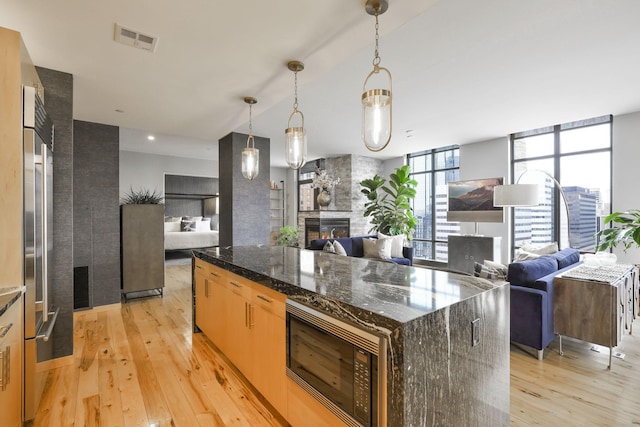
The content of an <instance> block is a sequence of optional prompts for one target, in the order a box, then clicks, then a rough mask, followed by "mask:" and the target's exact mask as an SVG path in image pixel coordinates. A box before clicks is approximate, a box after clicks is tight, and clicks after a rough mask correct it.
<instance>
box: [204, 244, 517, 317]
mask: <svg viewBox="0 0 640 427" xmlns="http://www.w3.org/2000/svg"><path fill="white" fill-rule="evenodd" d="M193 253H194V255H195V256H196V257H198V258H200V259H202V260H204V261H206V262H209V263H211V264H213V265H217V266H219V267H221V268H223V269H225V270H229V271H231V272H233V273H236V274H238V275H240V276H243V277H246V278H248V279H250V280H253V281H255V282H258V283H260V284H262V285H265V286H267V287H269V288H272V289H274V290H276V291H279V292H282V293H284V294H285V295H287V296H288V297H289V298H291V299H294V300H298V301H299V302H302V303H306V304H308V305H313V306H318V307H319V308H324V309H326V311H330V312H334V314H336V313H335V307H326V306H325V305H326V304H327V303H329V304H330V303H331V302H335V303H336V304H338V305H343V304H347V305H349V306H350V309H351V310H352V309H357V310H361V311H362V312H368V313H369V314H370V316H372V317H373V318H375V319H377V320H378V322H376V324H380V321H384V322H383V323H389V322H390V324H388V325H387V326H392V327H397V326H398V325H399V324H400V325H401V324H404V323H407V322H410V321H412V320H414V319H417V318H420V317H422V316H424V315H427V314H429V313H432V312H434V311H437V310H440V309H442V308H444V307H447V306H451V305H454V304H456V303H458V302H460V301H463V300H466V299H468V298H471V297H474V296H476V295H478V294H480V293H483V292H485V291H487V290H490V289H493V288H495V287H496V286H499V285H501V284H504V282H491V281H489V280H485V279H480V278H477V277H473V276H466V275H462V274H456V273H449V272H446V271H439V270H431V269H427V268H420V267H407V266H403V265H397V264H393V263H389V262H383V261H380V260H373V259H366V258H357V257H343V256H339V255H335V254H329V253H324V252H322V251H311V250H306V249H297V248H290V247H280V246H271V247H266V246H265V247H257V246H236V247H230V248H210V249H201V250H194V251H193ZM340 317H342V316H340ZM347 317H351V316H347ZM367 317H368V316H367ZM373 318H372V319H370V320H374V319H373Z"/></svg>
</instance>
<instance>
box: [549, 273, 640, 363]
mask: <svg viewBox="0 0 640 427" xmlns="http://www.w3.org/2000/svg"><path fill="white" fill-rule="evenodd" d="M638 291H639V284H638V268H637V267H636V266H634V265H626V264H614V265H610V266H588V265H585V264H582V265H579V266H577V267H575V268H572V269H571V270H568V271H566V272H564V273H563V274H559V275H558V276H557V277H556V278H555V280H554V305H553V314H554V332H555V333H556V334H558V335H559V336H560V354H561V355H562V335H566V336H569V337H573V338H577V339H580V340H583V341H588V342H591V343H594V344H599V345H603V346H607V347H609V366H608V369H611V356H612V354H613V347H616V346H617V345H618V344H619V343H620V340H621V339H622V334H623V332H625V331H627V330H628V331H629V333H631V332H632V323H633V319H634V318H635V317H636V315H637V314H638V298H639V296H638Z"/></svg>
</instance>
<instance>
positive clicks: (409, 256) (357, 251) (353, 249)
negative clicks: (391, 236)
mask: <svg viewBox="0 0 640 427" xmlns="http://www.w3.org/2000/svg"><path fill="white" fill-rule="evenodd" d="M368 238H372V239H377V238H378V236H375V235H373V236H356V237H341V238H338V239H315V240H312V241H311V242H310V243H309V248H308V249H311V250H314V251H321V250H322V249H323V248H324V245H325V244H326V243H327V242H329V241H331V242H333V241H334V240H337V241H338V242H340V244H341V245H342V247H343V248H344V250H345V252H347V255H348V256H353V257H359V258H362V257H363V256H364V248H363V247H362V239H368ZM402 255H404V257H403V258H391V261H393V262H394V263H396V264H402V265H413V248H412V247H406V246H405V247H403V248H402Z"/></svg>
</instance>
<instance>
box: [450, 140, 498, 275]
mask: <svg viewBox="0 0 640 427" xmlns="http://www.w3.org/2000/svg"><path fill="white" fill-rule="evenodd" d="M509 165H510V161H509V138H508V137H504V138H498V139H493V140H490V141H483V142H478V143H475V144H465V145H461V146H460V180H467V179H482V178H499V177H503V178H505V183H509V176H510V172H509ZM510 217H511V213H510V212H509V210H507V211H506V212H505V222H504V223H492V222H481V223H479V225H478V228H479V230H478V231H479V234H481V235H484V236H490V237H498V236H501V237H502V250H501V252H502V262H503V263H505V264H506V263H507V262H508V260H509V258H510V256H511V255H510V254H511V248H510V241H511V238H510V237H509V233H510V226H509V224H510V221H511V220H510ZM460 232H461V233H462V234H474V232H475V223H473V222H462V223H460Z"/></svg>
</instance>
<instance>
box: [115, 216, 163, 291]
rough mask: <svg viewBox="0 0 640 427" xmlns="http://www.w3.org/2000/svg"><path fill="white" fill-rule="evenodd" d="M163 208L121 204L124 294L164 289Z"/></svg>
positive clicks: (122, 286)
mask: <svg viewBox="0 0 640 427" xmlns="http://www.w3.org/2000/svg"><path fill="white" fill-rule="evenodd" d="M163 217H164V206H163V205H122V206H121V207H120V244H121V249H120V250H121V258H120V263H121V268H122V284H121V288H122V293H123V294H124V296H125V298H126V297H127V294H128V293H130V292H139V291H147V290H153V289H156V290H158V291H159V292H160V293H162V289H163V288H164V219H163Z"/></svg>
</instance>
